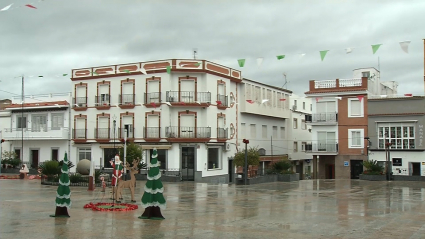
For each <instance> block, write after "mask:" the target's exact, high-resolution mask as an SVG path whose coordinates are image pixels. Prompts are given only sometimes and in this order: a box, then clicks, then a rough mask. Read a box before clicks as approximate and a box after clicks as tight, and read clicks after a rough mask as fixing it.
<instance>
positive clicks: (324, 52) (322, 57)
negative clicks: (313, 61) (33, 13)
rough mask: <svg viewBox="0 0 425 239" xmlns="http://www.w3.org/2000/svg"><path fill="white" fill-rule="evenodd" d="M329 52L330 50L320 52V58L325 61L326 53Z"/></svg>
mask: <svg viewBox="0 0 425 239" xmlns="http://www.w3.org/2000/svg"><path fill="white" fill-rule="evenodd" d="M328 51H329V50H324V51H320V58H321V59H322V61H323V59H325V56H326V53H328Z"/></svg>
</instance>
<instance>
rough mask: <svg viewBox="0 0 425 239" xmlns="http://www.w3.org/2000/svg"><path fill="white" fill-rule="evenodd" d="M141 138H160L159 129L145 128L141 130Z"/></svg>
mask: <svg viewBox="0 0 425 239" xmlns="http://www.w3.org/2000/svg"><path fill="white" fill-rule="evenodd" d="M143 138H145V139H159V138H161V127H145V128H144V130H143Z"/></svg>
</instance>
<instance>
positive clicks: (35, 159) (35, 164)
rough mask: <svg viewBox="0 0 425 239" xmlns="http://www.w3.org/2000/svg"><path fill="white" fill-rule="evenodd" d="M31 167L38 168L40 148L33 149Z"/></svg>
mask: <svg viewBox="0 0 425 239" xmlns="http://www.w3.org/2000/svg"><path fill="white" fill-rule="evenodd" d="M30 156H31V168H38V149H31V155H30Z"/></svg>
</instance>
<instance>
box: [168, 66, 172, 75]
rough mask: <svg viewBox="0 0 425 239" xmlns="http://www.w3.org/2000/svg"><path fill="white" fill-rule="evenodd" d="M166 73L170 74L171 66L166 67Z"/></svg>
mask: <svg viewBox="0 0 425 239" xmlns="http://www.w3.org/2000/svg"><path fill="white" fill-rule="evenodd" d="M167 73H168V74H171V66H167Z"/></svg>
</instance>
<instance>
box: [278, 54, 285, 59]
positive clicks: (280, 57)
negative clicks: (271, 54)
mask: <svg viewBox="0 0 425 239" xmlns="http://www.w3.org/2000/svg"><path fill="white" fill-rule="evenodd" d="M276 58H277V59H278V60H282V59H283V58H285V55H279V56H276Z"/></svg>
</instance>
